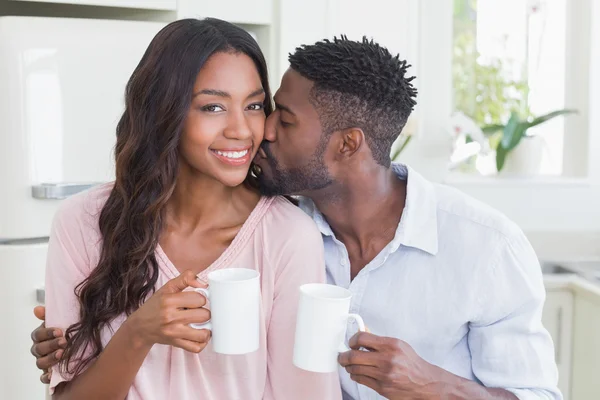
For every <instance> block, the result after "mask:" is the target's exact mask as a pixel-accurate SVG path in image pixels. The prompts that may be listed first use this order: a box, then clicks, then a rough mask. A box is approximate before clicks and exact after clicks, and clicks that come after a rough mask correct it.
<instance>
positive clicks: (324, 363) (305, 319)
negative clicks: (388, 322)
mask: <svg viewBox="0 0 600 400" xmlns="http://www.w3.org/2000/svg"><path fill="white" fill-rule="evenodd" d="M351 298H352V293H351V292H350V291H349V290H347V289H344V288H342V287H339V286H334V285H327V284H319V283H309V284H306V285H302V286H301V287H300V304H299V307H298V316H297V320H296V339H295V342H294V365H295V366H297V367H298V368H302V369H304V370H307V371H312V372H334V371H337V368H338V361H337V360H338V355H339V353H340V352H344V351H348V350H349V348H348V346H347V345H346V344H345V343H344V342H345V336H346V327H347V324H348V320H349V319H353V320H355V321H356V322H357V324H358V329H359V330H360V331H362V332H364V331H365V324H364V322H363V320H362V318H361V317H360V316H359V315H357V314H349V310H350V299H351Z"/></svg>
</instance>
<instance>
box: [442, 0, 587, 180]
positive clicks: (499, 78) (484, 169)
mask: <svg viewBox="0 0 600 400" xmlns="http://www.w3.org/2000/svg"><path fill="white" fill-rule="evenodd" d="M569 3H570V2H569V1H568V0H502V1H498V0H454V20H453V54H452V57H453V58H452V82H453V104H454V107H453V108H454V109H455V110H457V111H461V112H463V113H464V114H466V115H467V116H469V117H471V118H472V119H473V120H474V121H475V122H476V123H477V124H478V125H480V126H483V125H488V124H503V123H506V121H507V120H508V118H509V117H510V113H511V111H518V112H519V114H520V115H521V116H522V117H525V118H526V117H534V116H539V115H542V114H545V113H548V112H551V111H554V110H559V109H564V108H578V106H580V105H581V103H586V101H582V102H578V101H574V102H572V101H569V102H568V103H569V104H567V99H569V98H571V97H573V95H572V94H573V93H570V92H569V91H572V92H576V93H577V94H578V95H582V94H583V95H585V94H586V93H585V91H584V92H582V91H581V86H579V87H572V86H573V85H570V83H571V80H570V74H571V73H573V71H574V68H575V67H574V66H573V65H572V59H573V58H572V57H571V58H570V56H571V54H570V49H569V45H570V44H571V42H570V41H574V40H579V39H580V38H579V37H578V36H577V35H573V34H572V32H573V31H574V30H576V29H573V27H572V26H571V24H570V22H569V21H570V20H573V21H575V20H576V19H575V18H574V17H572V16H573V15H574V12H573V10H572V9H571V8H570V5H569ZM581 4H582V3H581ZM577 7H579V6H577ZM580 21H581V20H578V23H581V22H580ZM583 31H585V29H583ZM583 34H585V32H583V33H582V35H583ZM575 47H577V48H582V51H585V50H587V49H585V46H581V45H578V46H575ZM584 58H585V57H584ZM580 73H583V74H585V68H584V69H580ZM579 81H581V79H579ZM585 84H586V82H582V83H581V84H580V85H585ZM578 111H580V116H581V114H582V111H583V113H584V114H585V110H578ZM570 118H572V117H571V116H568V117H566V118H563V117H559V118H555V119H552V120H550V121H548V122H546V123H544V124H542V125H539V126H536V127H534V128H531V129H530V130H529V131H528V134H535V135H539V136H540V137H541V138H543V142H544V146H543V147H544V149H543V153H542V160H541V164H540V173H541V174H544V175H562V174H563V172H564V171H565V165H563V164H564V163H563V160H566V161H567V162H568V160H571V159H577V157H569V156H568V155H566V154H565V152H567V151H568V149H567V148H566V143H568V142H566V141H565V135H566V134H569V132H568V130H569V129H572V128H573V127H575V126H577V128H578V129H581V124H580V125H569V123H568V120H569V119H570ZM574 118H578V117H574ZM493 146H494V143H492V147H493ZM577 150H580V148H578V149H577ZM579 160H580V161H581V157H579ZM584 162H585V161H584ZM467 169H468V170H470V171H475V170H478V171H479V172H481V173H483V174H493V173H495V162H494V158H493V157H492V158H491V159H490V157H487V158H486V157H479V160H475V159H473V160H471V162H470V163H469V164H468V167H467ZM569 169H570V170H572V169H574V168H569ZM575 169H576V168H575Z"/></svg>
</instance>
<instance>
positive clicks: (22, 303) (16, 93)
mask: <svg viewBox="0 0 600 400" xmlns="http://www.w3.org/2000/svg"><path fill="white" fill-rule="evenodd" d="M163 26H164V24H162V23H156V22H141V21H116V20H93V19H73V18H43V17H16V16H15V17H0V307H1V310H2V311H1V317H0V324H1V325H0V343H2V349H3V350H4V357H3V362H2V363H0V399H26V400H30V399H31V400H36V399H39V400H42V399H44V398H45V396H46V391H47V390H46V389H47V388H46V387H45V385H43V384H42V383H40V381H39V376H40V371H39V370H37V368H36V366H35V362H34V358H33V356H32V355H31V354H30V347H31V344H32V343H31V339H30V333H31V331H32V330H33V329H34V328H35V327H36V326H38V325H39V323H40V322H39V321H38V320H36V319H35V317H34V316H33V311H32V310H33V308H34V307H35V306H36V305H38V304H43V302H44V272H45V258H46V251H47V243H48V236H49V233H50V226H51V222H52V218H53V215H54V213H55V211H56V209H57V207H58V206H59V204H60V202H61V201H62V200H63V199H65V198H67V197H69V196H72V195H74V194H76V193H78V192H80V191H83V190H86V189H88V188H90V187H92V186H93V185H95V184H98V183H101V182H107V181H110V180H112V179H113V176H114V161H113V147H114V144H115V127H116V123H117V121H118V119H119V117H120V115H121V113H122V112H123V104H124V101H123V100H124V99H123V96H124V90H125V84H126V82H127V80H128V78H129V76H130V75H131V73H132V72H133V70H134V68H135V66H136V65H137V63H138V62H139V60H140V59H141V57H142V55H143V53H144V51H145V49H146V47H147V46H148V44H149V43H150V41H151V39H152V38H153V37H154V35H155V34H156V33H157V32H158V31H159V30H160V29H161V28H162V27H163Z"/></svg>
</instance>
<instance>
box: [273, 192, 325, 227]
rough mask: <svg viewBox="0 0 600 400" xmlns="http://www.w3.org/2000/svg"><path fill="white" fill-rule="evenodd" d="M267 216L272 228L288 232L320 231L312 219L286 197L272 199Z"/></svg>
mask: <svg viewBox="0 0 600 400" xmlns="http://www.w3.org/2000/svg"><path fill="white" fill-rule="evenodd" d="M267 214H268V215H267V219H266V222H267V223H268V224H269V225H270V226H271V227H277V228H281V229H284V230H286V231H287V230H290V231H291V230H303V231H311V232H316V231H318V229H317V226H316V225H315V223H314V221H313V220H312V218H310V217H309V216H308V215H307V214H306V213H305V212H304V211H302V210H301V209H300V207H298V206H297V205H296V204H294V203H292V201H291V200H290V199H288V198H286V197H283V196H276V197H274V198H272V199H271V205H270V207H269V211H268V213H267Z"/></svg>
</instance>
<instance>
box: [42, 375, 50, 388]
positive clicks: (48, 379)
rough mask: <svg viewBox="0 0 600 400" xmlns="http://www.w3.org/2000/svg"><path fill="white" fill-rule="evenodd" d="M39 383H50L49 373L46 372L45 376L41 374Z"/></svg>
mask: <svg viewBox="0 0 600 400" xmlns="http://www.w3.org/2000/svg"><path fill="white" fill-rule="evenodd" d="M40 381H42V383H44V384H46V385H47V384H49V383H50V373H49V372H47V373H45V374H42V376H40Z"/></svg>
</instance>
